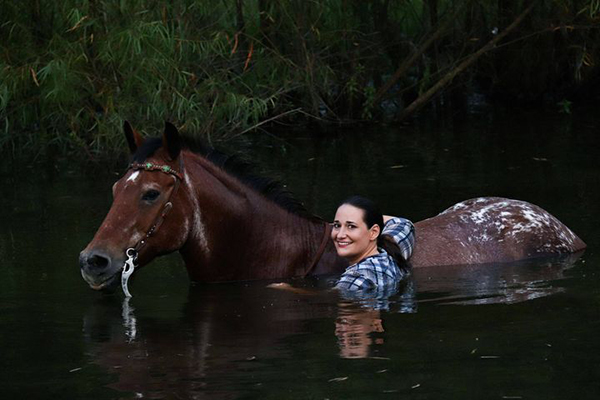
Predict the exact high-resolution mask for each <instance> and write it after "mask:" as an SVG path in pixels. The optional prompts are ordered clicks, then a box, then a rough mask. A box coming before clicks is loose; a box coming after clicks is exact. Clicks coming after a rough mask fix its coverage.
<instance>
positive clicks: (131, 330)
mask: <svg viewBox="0 0 600 400" xmlns="http://www.w3.org/2000/svg"><path fill="white" fill-rule="evenodd" d="M130 300H131V296H126V297H125V298H124V299H123V307H122V308H123V311H122V313H121V315H122V316H123V327H124V328H125V335H127V338H128V341H129V342H130V343H131V342H132V341H134V340H135V338H136V336H137V320H136V319H135V314H134V313H133V312H134V311H135V308H133V307H132V306H131V305H130V304H129V301H130Z"/></svg>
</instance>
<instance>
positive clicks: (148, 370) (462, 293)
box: [84, 258, 575, 399]
mask: <svg viewBox="0 0 600 400" xmlns="http://www.w3.org/2000/svg"><path fill="white" fill-rule="evenodd" d="M574 261H575V259H573V258H568V259H563V260H559V261H556V260H555V262H545V263H540V262H537V263H519V264H510V265H502V266H480V267H470V268H466V267H461V268H458V267H456V268H443V269H431V270H427V269H423V270H416V271H415V274H414V278H415V279H414V281H409V282H408V283H407V284H406V285H404V286H402V287H401V288H400V290H399V292H398V293H395V294H390V297H387V298H386V297H383V298H381V297H377V296H376V297H371V298H369V297H368V296H365V297H364V298H358V297H357V296H354V297H352V298H350V297H349V296H347V295H346V294H342V295H339V294H338V293H336V292H332V291H329V290H326V289H322V290H316V292H317V295H312V296H309V295H305V294H298V293H291V292H286V291H278V290H268V289H266V288H265V286H266V285H265V283H255V284H227V285H207V286H198V287H191V288H190V291H189V293H188V296H187V297H186V298H184V299H180V300H179V302H177V301H172V300H170V299H169V298H167V297H165V298H157V297H156V296H152V297H144V296H143V295H140V296H137V297H136V298H135V299H132V300H130V301H131V302H134V303H133V304H135V310H134V308H133V306H132V304H129V302H128V301H125V302H123V303H121V300H120V299H119V298H118V297H113V298H108V299H106V298H103V299H99V301H98V302H97V303H96V304H95V305H94V306H93V307H91V308H90V310H89V311H88V312H87V314H86V316H85V319H84V332H85V334H86V338H87V342H88V347H89V349H90V350H89V354H90V357H91V359H92V362H93V363H94V364H97V365H100V366H101V367H102V368H104V369H105V370H106V371H108V372H109V373H110V374H113V376H114V380H113V383H112V384H110V385H109V386H110V387H111V388H113V389H116V390H118V391H120V392H129V393H132V395H131V397H138V398H142V397H143V398H151V399H153V398H189V399H195V398H207V397H208V398H211V399H213V398H214V399H229V398H238V397H240V395H246V394H248V393H253V392H256V391H257V390H261V388H264V390H267V389H266V388H265V387H264V386H263V385H265V380H267V381H269V382H271V384H273V382H278V381H279V380H281V379H284V380H288V381H295V378H294V377H290V376H282V375H281V373H280V372H279V371H280V370H279V369H280V368H281V367H280V365H282V364H283V365H287V364H286V363H290V362H291V363H298V362H302V360H304V359H305V357H306V349H307V348H311V346H312V342H318V343H321V344H320V346H322V343H327V342H328V339H327V337H329V338H331V339H335V341H331V344H329V345H327V346H328V347H327V346H325V347H319V360H325V359H327V358H328V357H329V359H335V358H339V357H341V358H347V359H357V358H382V357H373V355H374V353H376V354H377V355H378V356H385V355H387V354H386V349H389V348H390V347H394V346H397V345H398V344H397V343H395V339H399V338H401V337H402V333H401V332H397V331H393V329H394V327H398V326H399V325H398V324H393V325H392V328H391V329H392V331H390V329H389V328H386V319H387V318H390V316H391V314H399V313H415V312H416V311H417V303H423V302H435V303H437V304H448V303H450V304H489V303H514V302H522V301H525V300H530V299H534V298H537V297H540V296H547V295H549V294H551V293H556V292H557V291H559V290H560V288H557V287H556V285H555V283H554V284H553V282H555V281H556V280H557V279H561V278H563V277H564V271H565V270H566V269H568V268H569V267H570V266H572V265H573V262H574ZM415 282H416V284H415ZM417 285H418V289H419V292H418V297H417V296H416V295H415V288H416V287H417ZM181 301H183V303H181ZM161 315H162V316H163V317H161ZM332 328H334V329H332ZM396 329H397V328H396ZM332 331H333V333H334V334H335V336H334V335H332ZM384 358H385V357H384ZM330 362H332V361H330ZM325 365H327V363H325ZM292 370H293V371H296V369H295V368H292ZM288 371H289V369H288ZM288 374H289V372H288ZM274 377H277V379H275V378H274ZM273 380H275V381H273ZM125 397H126V396H125Z"/></svg>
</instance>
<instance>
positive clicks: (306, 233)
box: [181, 158, 324, 281]
mask: <svg viewBox="0 0 600 400" xmlns="http://www.w3.org/2000/svg"><path fill="white" fill-rule="evenodd" d="M192 163H193V164H192ZM187 164H190V165H187ZM187 164H186V186H187V187H188V191H191V193H190V197H191V199H190V201H191V206H192V209H193V217H192V223H191V229H190V234H189V235H188V242H187V243H186V245H185V246H184V247H183V248H182V250H181V252H182V255H183V257H184V260H185V262H186V266H187V268H188V272H189V273H190V276H191V278H192V279H193V280H196V281H220V280H240V279H267V278H281V277H287V276H297V275H302V273H303V271H304V270H306V269H307V268H308V267H309V266H310V263H311V261H312V259H313V258H314V256H315V255H316V252H317V249H318V247H319V244H320V242H321V240H322V238H323V234H324V227H323V224H322V223H318V222H316V221H311V220H308V219H306V218H303V217H300V216H297V215H294V214H291V213H289V212H288V211H286V210H284V209H282V208H281V207H279V206H278V205H276V204H275V203H273V202H272V201H270V200H268V199H266V198H265V197H264V196H262V195H261V194H259V193H257V192H256V191H254V190H252V189H250V188H248V187H247V186H245V185H244V184H243V183H241V182H239V181H238V180H237V179H235V178H233V177H231V176H229V175H228V174H226V173H225V172H224V171H222V170H220V169H218V168H217V167H215V166H214V165H213V164H211V163H209V162H207V161H206V160H203V159H200V158H193V159H192V160H191V161H190V162H187Z"/></svg>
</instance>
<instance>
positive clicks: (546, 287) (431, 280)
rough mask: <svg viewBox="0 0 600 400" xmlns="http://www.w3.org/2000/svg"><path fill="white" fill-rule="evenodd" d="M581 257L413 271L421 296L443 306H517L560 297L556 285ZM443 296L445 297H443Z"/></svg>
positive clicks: (558, 287) (569, 256) (572, 256)
mask: <svg viewBox="0 0 600 400" xmlns="http://www.w3.org/2000/svg"><path fill="white" fill-rule="evenodd" d="M581 254H582V253H578V254H570V255H566V256H564V257H562V258H558V259H557V258H552V259H547V260H540V259H537V260H527V261H521V262H514V263H502V264H490V265H458V266H448V267H435V268H422V269H416V270H415V271H414V276H415V280H416V281H417V282H418V284H419V292H420V293H426V292H433V293H435V294H436V296H435V297H434V298H432V299H420V300H419V302H421V303H422V302H426V301H435V302H436V303H441V304H462V305H469V304H474V305H477V304H498V303H503V304H514V303H520V302H523V301H528V300H533V299H537V298H540V297H544V296H549V295H552V294H556V293H560V292H562V291H563V290H564V289H563V288H562V287H560V286H556V284H555V281H559V280H562V279H564V278H565V271H567V270H568V269H570V268H571V267H573V266H574V265H575V262H576V261H577V260H578V259H579V258H580V257H581ZM440 294H442V295H440Z"/></svg>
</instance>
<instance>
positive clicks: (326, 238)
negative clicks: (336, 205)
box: [304, 222, 333, 277]
mask: <svg viewBox="0 0 600 400" xmlns="http://www.w3.org/2000/svg"><path fill="white" fill-rule="evenodd" d="M332 229H333V226H332V225H331V224H330V223H328V222H326V223H325V232H323V238H322V239H321V244H320V245H319V248H318V249H317V253H316V254H315V258H314V259H313V262H312V263H311V264H310V266H309V267H308V269H307V270H306V272H305V273H304V277H306V276H307V275H308V274H309V273H310V272H311V271H312V270H313V269H314V268H315V267H316V266H317V264H318V263H319V261H320V260H321V257H322V256H323V253H324V252H325V247H327V243H328V242H329V237H330V236H331V230H332Z"/></svg>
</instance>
